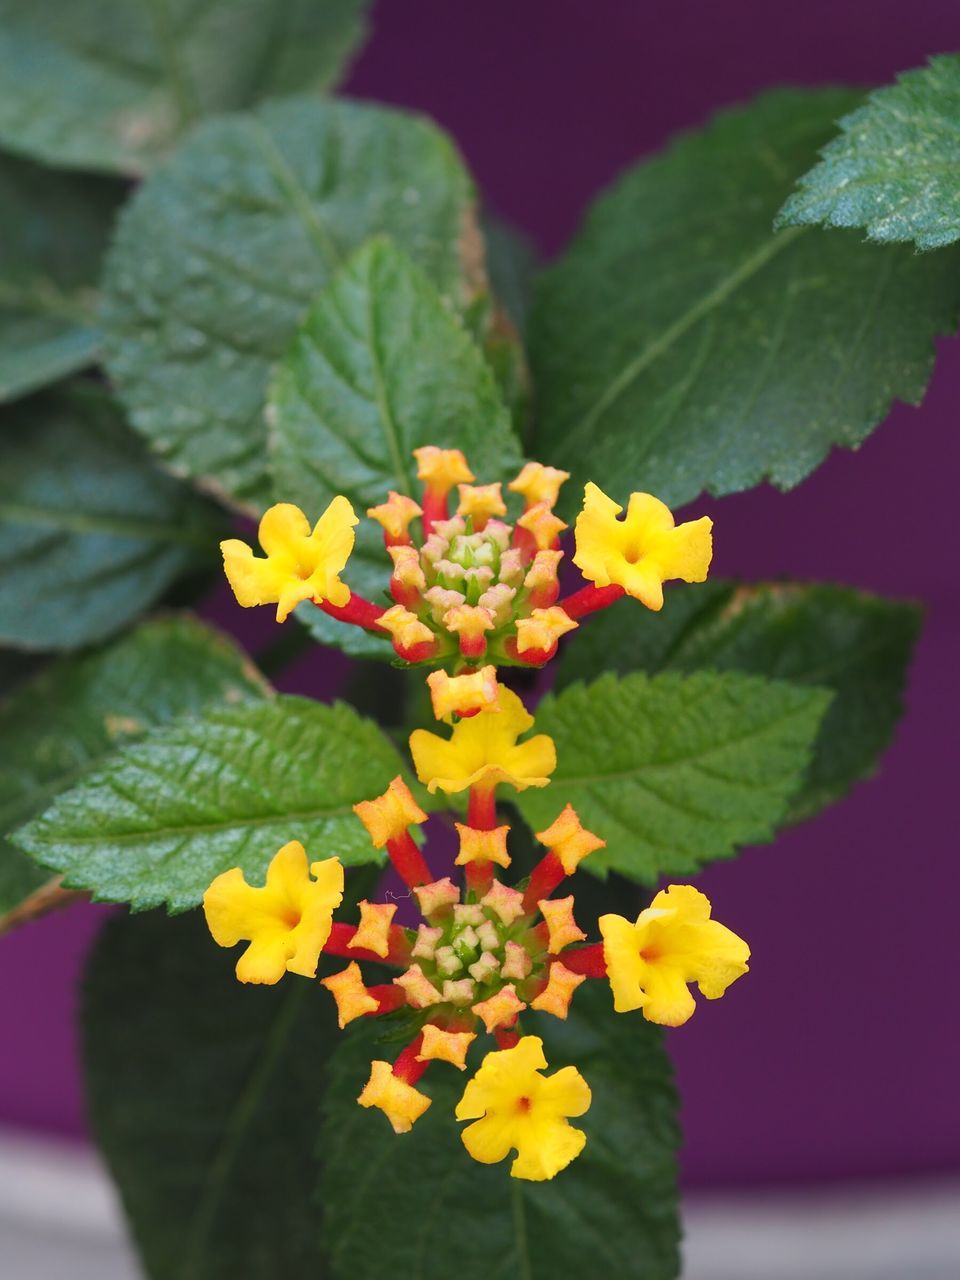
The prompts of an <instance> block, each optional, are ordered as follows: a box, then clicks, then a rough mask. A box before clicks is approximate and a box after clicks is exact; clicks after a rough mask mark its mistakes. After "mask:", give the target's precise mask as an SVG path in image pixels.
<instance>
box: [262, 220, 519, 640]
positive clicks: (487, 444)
mask: <svg viewBox="0 0 960 1280" xmlns="http://www.w3.org/2000/svg"><path fill="white" fill-rule="evenodd" d="M267 412H268V418H269V421H270V424H271V455H272V462H273V475H274V482H275V486H276V491H277V493H282V494H283V496H284V498H285V499H286V500H288V501H290V502H296V503H297V504H299V505H300V506H302V507H303V508H304V509H305V510H306V511H307V512H308V513H310V515H311V518H312V519H316V518H317V516H319V515H320V513H321V511H323V509H324V508H325V507H326V505H327V503H328V502H330V501H331V500H332V499H333V498H334V497H335V496H336V495H337V494H338V493H342V494H345V495H346V496H347V497H348V498H349V499H350V501H351V502H352V503H353V505H354V507H355V509H356V510H357V513H358V515H361V516H362V515H363V514H364V513H365V512H366V510H367V508H368V507H372V506H375V505H377V504H378V503H381V502H385V501H386V498H387V491H388V490H389V489H395V490H396V491H397V492H399V493H406V494H410V495H413V496H416V495H417V494H418V493H419V491H420V485H419V484H418V482H417V479H416V471H417V466H416V461H415V459H414V457H413V450H414V449H415V448H418V447H419V446H420V445H425V444H439V445H441V446H443V447H444V448H450V449H453V448H458V449H463V451H464V452H465V453H466V455H467V457H468V459H469V461H470V465H471V467H472V469H473V471H474V473H475V474H476V475H477V476H478V477H480V478H482V480H483V481H484V482H486V481H490V480H497V479H505V478H507V477H508V476H510V475H511V474H514V473H515V472H516V471H517V469H518V468H519V465H520V451H519V446H518V443H517V440H516V438H515V436H514V435H513V432H512V430H511V427H510V418H509V415H508V413H507V411H506V409H505V408H504V406H503V402H502V400H501V399H500V393H499V391H498V390H497V385H496V382H495V381H494V377H493V374H492V372H491V370H490V368H489V366H488V365H487V364H486V363H485V361H484V359H483V356H482V355H481V354H480V351H479V349H478V348H477V347H476V346H475V344H474V342H473V340H472V339H471V337H470V335H469V334H468V333H467V331H466V330H465V328H464V326H463V323H462V322H461V321H460V319H459V318H458V317H457V316H456V314H454V312H452V311H451V310H450V309H449V308H448V307H447V306H445V305H444V302H443V300H442V298H441V297H440V295H439V294H438V293H437V291H436V289H435V288H434V287H433V285H432V284H431V283H430V281H429V279H428V278H427V277H426V275H425V274H424V273H423V272H422V271H421V270H420V269H419V268H418V267H416V266H414V264H413V263H412V262H411V261H410V259H409V258H408V257H407V256H406V255H405V254H404V253H403V252H402V251H401V250H399V249H398V248H396V247H395V246H394V245H393V244H392V243H391V242H389V241H387V240H383V239H377V240H373V241H371V242H370V243H369V244H367V245H365V246H364V247H363V248H362V249H360V250H358V252H357V253H356V254H355V255H354V256H353V257H352V258H351V259H350V260H349V262H348V263H347V264H346V265H345V266H344V267H343V268H342V269H341V270H340V271H339V272H338V274H337V275H336V276H335V277H334V279H333V281H332V282H331V284H330V285H329V287H328V288H327V289H325V290H324V292H323V293H322V294H321V295H320V298H319V299H318V301H317V304H316V306H315V307H314V308H313V310H312V311H311V312H310V314H309V316H308V317H307V319H306V321H305V322H304V324H303V326H302V327H301V328H300V330H299V331H298V333H297V336H296V338H295V340H294V343H293V346H292V347H291V349H290V351H289V352H288V354H287V355H286V357H285V358H284V359H283V361H282V362H281V363H280V365H279V366H278V369H277V373H276V377H275V379H274V381H273V385H272V387H271V391H270V396H269V400H268V409H267ZM346 578H347V581H349V583H350V585H351V587H352V588H353V589H354V590H355V591H357V592H359V593H360V594H361V595H365V596H367V597H368V598H373V599H376V600H378V601H379V600H380V599H381V597H382V596H383V594H384V592H385V591H386V589H387V583H388V581H389V578H390V560H389V558H388V556H387V554H386V551H385V550H384V546H383V531H382V529H381V528H380V526H379V525H378V524H376V523H375V522H374V521H372V520H363V519H362V520H361V522H360V525H359V527H358V529H357V543H356V548H355V550H354V553H353V556H352V557H351V559H350V564H349V566H348V568H347V573H346ZM298 616H299V617H302V618H303V620H304V621H305V622H306V623H307V624H308V625H309V626H310V628H311V630H312V631H313V632H314V634H315V635H317V637H318V638H320V639H322V640H324V641H325V642H327V643H331V642H332V643H342V644H343V647H344V648H346V649H347V650H348V652H351V653H362V654H368V655H370V656H381V657H384V658H389V657H392V656H393V650H392V649H391V647H390V645H389V644H388V642H387V640H386V638H385V637H384V638H378V637H375V636H366V635H365V634H363V633H360V632H359V631H358V630H357V629H356V628H353V627H347V626H345V625H344V624H342V623H337V622H334V621H333V620H332V619H330V618H328V617H327V616H326V615H325V614H323V613H321V612H320V611H319V610H318V609H316V608H314V607H313V606H310V605H307V606H306V607H305V609H303V610H301V612H300V614H298Z"/></svg>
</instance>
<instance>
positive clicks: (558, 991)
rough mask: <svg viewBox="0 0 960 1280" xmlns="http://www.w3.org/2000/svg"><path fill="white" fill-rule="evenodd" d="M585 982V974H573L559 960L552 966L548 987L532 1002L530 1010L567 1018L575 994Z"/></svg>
mask: <svg viewBox="0 0 960 1280" xmlns="http://www.w3.org/2000/svg"><path fill="white" fill-rule="evenodd" d="M585 981H586V978H585V976H584V974H582V973H573V972H572V971H571V970H570V969H568V968H567V967H566V965H564V964H561V963H560V961H559V960H554V962H553V964H551V966H550V973H549V975H548V977H547V985H546V986H545V987H544V989H543V990H542V991H541V992H540V994H539V995H538V996H537V997H536V998H535V999H533V1000H531V1001H530V1008H531V1009H539V1010H541V1011H542V1012H543V1013H552V1014H553V1016H554V1017H555V1018H566V1016H567V1012H568V1010H569V1008H570V1001H571V999H572V998H573V993H574V992H575V991H576V989H577V987H579V985H580V983H581V982H585Z"/></svg>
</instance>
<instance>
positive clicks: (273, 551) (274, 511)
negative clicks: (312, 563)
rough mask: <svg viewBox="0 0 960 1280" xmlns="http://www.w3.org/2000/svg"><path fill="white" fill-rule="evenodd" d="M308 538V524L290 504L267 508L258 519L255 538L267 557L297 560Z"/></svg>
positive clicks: (302, 515)
mask: <svg viewBox="0 0 960 1280" xmlns="http://www.w3.org/2000/svg"><path fill="white" fill-rule="evenodd" d="M309 536H310V522H309V521H308V520H307V517H306V516H305V515H304V514H303V512H302V511H301V510H300V508H299V507H296V506H294V505H293V503H292V502H278V503H276V504H275V505H274V506H272V507H268V508H267V510H266V511H265V512H264V513H263V515H262V517H261V518H260V527H259V529H258V530H257V537H258V539H259V541H260V545H261V547H263V549H264V551H265V552H266V553H267V555H268V556H270V557H273V556H280V557H283V556H289V557H290V559H291V560H294V561H296V560H299V557H300V551H301V547H302V544H303V542H304V541H305V540H306V539H307V538H308V537H309Z"/></svg>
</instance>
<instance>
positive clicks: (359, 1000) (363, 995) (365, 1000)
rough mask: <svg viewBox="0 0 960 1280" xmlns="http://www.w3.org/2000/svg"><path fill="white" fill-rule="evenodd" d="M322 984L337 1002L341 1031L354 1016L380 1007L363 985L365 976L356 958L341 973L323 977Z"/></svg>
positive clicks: (359, 1016)
mask: <svg viewBox="0 0 960 1280" xmlns="http://www.w3.org/2000/svg"><path fill="white" fill-rule="evenodd" d="M320 985H321V986H322V987H326V988H327V990H328V991H329V992H330V994H331V995H332V996H333V998H334V1000H335V1001H336V1002H337V1022H338V1023H339V1026H340V1030H341V1031H342V1030H343V1028H344V1027H345V1026H346V1025H347V1023H348V1022H353V1020H354V1018H362V1017H363V1016H364V1014H367V1013H376V1012H377V1009H378V1008H379V1005H378V1004H377V1001H376V999H375V998H374V997H373V996H372V995H371V994H370V992H369V991H368V990H367V988H366V987H365V986H364V985H363V976H362V975H361V973H360V966H359V965H358V964H357V962H356V960H352V961H351V962H350V964H348V965H347V967H346V969H344V970H342V971H341V972H340V973H334V974H331V975H330V977H329V978H322V979H321V981H320Z"/></svg>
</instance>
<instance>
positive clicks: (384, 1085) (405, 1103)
mask: <svg viewBox="0 0 960 1280" xmlns="http://www.w3.org/2000/svg"><path fill="white" fill-rule="evenodd" d="M357 1101H358V1102H359V1103H360V1105H361V1107H379V1108H380V1110H381V1111H382V1112H383V1113H384V1115H385V1116H386V1117H387V1119H388V1120H389V1121H390V1123H391V1124H392V1125H393V1131H394V1133H409V1132H410V1130H411V1129H412V1128H413V1126H414V1124H415V1122H416V1121H417V1120H419V1119H420V1117H421V1116H422V1115H423V1113H424V1112H425V1111H426V1109H427V1107H429V1106H430V1103H431V1099H430V1098H428V1097H427V1095H426V1094H425V1093H421V1092H420V1090H419V1089H415V1088H414V1087H413V1085H412V1084H407V1082H406V1080H400V1079H398V1078H397V1076H395V1075H394V1074H393V1070H392V1068H391V1066H390V1063H389V1062H379V1061H374V1062H371V1064H370V1079H369V1080H368V1081H367V1083H366V1086H365V1087H364V1090H363V1093H361V1095H360V1097H359V1098H358V1099H357Z"/></svg>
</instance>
